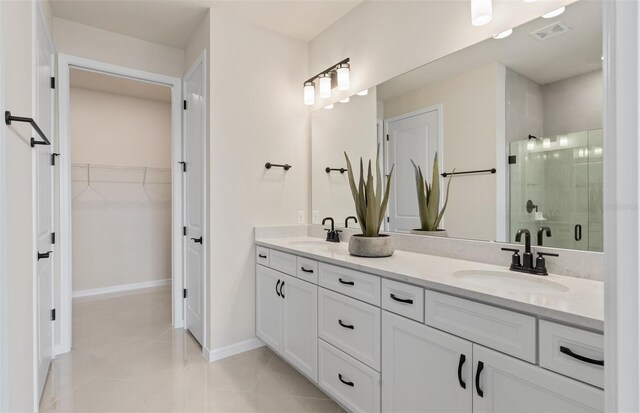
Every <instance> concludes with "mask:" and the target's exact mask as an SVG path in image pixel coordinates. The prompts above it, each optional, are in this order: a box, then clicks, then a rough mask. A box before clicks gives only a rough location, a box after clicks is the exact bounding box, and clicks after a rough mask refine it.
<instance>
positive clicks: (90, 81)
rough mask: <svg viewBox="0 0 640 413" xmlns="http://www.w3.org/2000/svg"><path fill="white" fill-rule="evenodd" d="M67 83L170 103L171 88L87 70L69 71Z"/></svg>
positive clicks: (73, 85)
mask: <svg viewBox="0 0 640 413" xmlns="http://www.w3.org/2000/svg"><path fill="white" fill-rule="evenodd" d="M69 83H70V84H71V86H72V87H80V88H84V89H91V90H97V91H100V92H108V93H116V94H119V95H126V96H133V97H137V98H143V99H151V100H160V101H163V102H171V88H170V87H169V86H163V85H158V84H155V83H149V82H143V81H141V80H133V79H129V78H126V77H120V76H114V75H106V74H103V73H98V72H92V71H89V70H81V69H71V70H70V72H69Z"/></svg>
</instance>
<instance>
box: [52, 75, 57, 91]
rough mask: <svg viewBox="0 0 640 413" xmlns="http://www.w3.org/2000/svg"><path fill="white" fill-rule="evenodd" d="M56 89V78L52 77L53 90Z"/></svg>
mask: <svg viewBox="0 0 640 413" xmlns="http://www.w3.org/2000/svg"><path fill="white" fill-rule="evenodd" d="M55 88H56V78H55V77H53V76H51V89H55Z"/></svg>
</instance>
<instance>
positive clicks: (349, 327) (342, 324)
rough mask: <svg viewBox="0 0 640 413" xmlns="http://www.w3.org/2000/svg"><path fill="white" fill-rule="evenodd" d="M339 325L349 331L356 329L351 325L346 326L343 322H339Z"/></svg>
mask: <svg viewBox="0 0 640 413" xmlns="http://www.w3.org/2000/svg"><path fill="white" fill-rule="evenodd" d="M338 324H340V325H341V326H342V327H344V328H348V329H349V330H354V329H355V327H354V326H353V325H351V324H345V323H343V322H342V320H338Z"/></svg>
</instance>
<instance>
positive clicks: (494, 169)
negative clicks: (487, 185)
mask: <svg viewBox="0 0 640 413" xmlns="http://www.w3.org/2000/svg"><path fill="white" fill-rule="evenodd" d="M496 172H497V171H496V168H491V169H479V170H477V171H461V172H444V173H442V174H441V175H442V176H443V177H444V178H446V177H447V176H451V175H468V174H486V173H492V174H494V173H496Z"/></svg>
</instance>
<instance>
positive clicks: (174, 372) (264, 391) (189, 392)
mask: <svg viewBox="0 0 640 413" xmlns="http://www.w3.org/2000/svg"><path fill="white" fill-rule="evenodd" d="M73 343H74V344H73V351H71V352H70V353H68V354H64V355H61V356H58V357H57V358H56V359H55V360H54V362H53V364H52V366H51V370H50V372H49V377H48V379H47V384H46V386H45V390H44V394H43V396H42V400H41V403H40V407H41V411H42V412H341V411H342V410H341V409H340V408H339V407H338V405H336V404H335V403H334V402H333V401H331V400H329V399H328V397H327V396H326V395H325V394H324V393H323V392H321V391H320V390H319V389H318V388H317V387H316V386H315V385H314V384H313V383H311V382H310V381H309V380H307V379H306V378H304V377H303V376H302V375H300V374H299V373H298V372H297V371H295V370H294V369H293V368H292V367H290V366H289V365H288V364H287V363H286V362H284V361H283V360H282V359H280V358H279V357H278V356H276V355H275V354H274V353H273V352H272V351H271V350H269V349H268V348H266V347H262V348H259V349H256V350H253V351H250V352H246V353H243V354H239V355H237V356H233V357H229V358H227V359H224V360H220V361H217V362H214V363H209V362H207V361H206V360H205V359H204V358H203V357H202V354H201V349H200V346H199V345H198V343H197V342H196V341H195V340H194V339H193V337H191V336H190V335H189V334H188V333H185V332H184V330H182V329H178V330H175V329H173V328H172V327H171V291H170V289H169V288H160V289H155V290H151V291H149V290H147V291H145V292H143V293H138V294H131V295H126V296H118V297H111V298H102V299H99V300H96V299H93V300H84V301H76V302H74V304H73Z"/></svg>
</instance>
